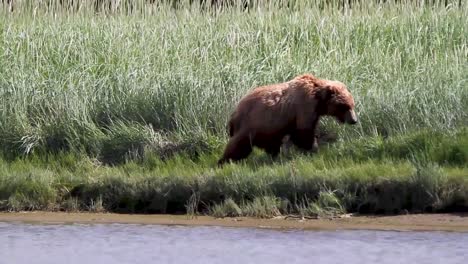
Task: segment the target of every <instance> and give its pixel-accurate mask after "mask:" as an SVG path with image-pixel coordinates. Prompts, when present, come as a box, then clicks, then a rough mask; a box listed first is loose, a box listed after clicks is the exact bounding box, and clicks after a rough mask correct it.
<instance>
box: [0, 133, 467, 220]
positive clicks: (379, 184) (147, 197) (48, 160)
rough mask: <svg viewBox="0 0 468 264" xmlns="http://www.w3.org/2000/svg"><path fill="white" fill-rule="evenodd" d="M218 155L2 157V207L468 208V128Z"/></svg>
mask: <svg viewBox="0 0 468 264" xmlns="http://www.w3.org/2000/svg"><path fill="white" fill-rule="evenodd" d="M356 146H358V147H356ZM218 154H219V151H215V152H214V153H212V154H202V155H201V156H200V157H199V158H198V159H196V160H191V159H190V158H187V157H183V156H180V157H174V158H171V159H169V160H166V161H164V162H162V161H161V160H160V159H158V158H157V157H151V156H147V157H146V158H145V159H143V160H141V161H138V162H137V161H133V162H128V163H126V164H122V165H119V166H114V167H110V166H105V165H102V164H99V163H98V162H97V161H96V160H92V159H89V158H87V157H86V156H76V155H73V154H63V155H57V156H55V155H54V156H34V157H29V158H27V159H18V160H15V161H9V162H6V161H2V162H1V163H0V208H1V209H3V210H71V211H74V210H90V211H101V210H105V211H112V212H127V213H135V212H137V213H181V212H189V213H208V214H212V215H215V216H229V215H230V216H236V215H247V216H258V217H269V216H275V215H279V214H283V215H284V214H302V215H317V214H318V215H328V214H338V213H343V212H361V213H399V212H402V211H405V210H407V211H409V212H446V211H449V212H450V211H464V210H466V209H467V208H468V167H467V166H466V164H468V131H467V130H461V131H457V132H456V133H454V134H452V135H444V134H441V133H417V134H413V135H411V136H404V137H397V138H389V139H386V140H384V139H383V138H372V139H363V140H361V141H353V142H346V143H339V144H335V145H334V146H329V147H327V146H324V147H323V149H322V152H321V153H320V154H318V155H313V156H304V155H299V154H297V153H290V154H283V155H282V156H281V157H280V158H279V160H270V159H269V158H268V156H266V155H265V154H263V153H256V155H254V156H253V157H252V159H250V160H248V161H246V162H244V163H241V164H236V165H229V166H226V167H224V168H222V169H218V168H215V167H214V166H213V165H214V164H215V162H216V158H217V155H218Z"/></svg>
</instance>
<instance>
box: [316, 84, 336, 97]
mask: <svg viewBox="0 0 468 264" xmlns="http://www.w3.org/2000/svg"><path fill="white" fill-rule="evenodd" d="M317 95H318V96H317V97H318V99H320V100H321V101H328V100H330V99H331V97H332V95H333V89H330V87H328V86H325V87H323V88H322V89H320V91H319V92H318V94H317Z"/></svg>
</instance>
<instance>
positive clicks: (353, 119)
mask: <svg viewBox="0 0 468 264" xmlns="http://www.w3.org/2000/svg"><path fill="white" fill-rule="evenodd" d="M357 122H358V119H357V116H356V112H354V110H350V111H348V112H346V116H345V123H347V124H350V125H354V124H356V123H357Z"/></svg>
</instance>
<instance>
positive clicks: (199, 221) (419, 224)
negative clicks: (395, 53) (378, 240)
mask: <svg viewBox="0 0 468 264" xmlns="http://www.w3.org/2000/svg"><path fill="white" fill-rule="evenodd" d="M0 222H29V223H51V224H58V223H62V224H63V223H87V224H90V223H96V224H105V223H108V224H111V223H119V224H145V225H151V224H156V225H187V226H223V227H257V228H271V229H307V230H394V231H456V232H468V214H414V215H397V216H351V217H343V218H336V219H300V218H274V219H258V218H249V217H236V218H214V217H210V216H193V217H192V216H188V215H130V214H113V213H64V212H19V213H0Z"/></svg>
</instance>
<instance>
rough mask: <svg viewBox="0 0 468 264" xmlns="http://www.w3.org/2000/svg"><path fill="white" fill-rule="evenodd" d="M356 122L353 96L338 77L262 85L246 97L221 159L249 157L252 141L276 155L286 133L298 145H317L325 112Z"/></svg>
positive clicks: (234, 118)
mask: <svg viewBox="0 0 468 264" xmlns="http://www.w3.org/2000/svg"><path fill="white" fill-rule="evenodd" d="M325 115H328V116H334V117H335V118H336V119H337V120H338V121H339V122H341V123H346V124H356V123H357V117H356V113H355V112H354V99H353V96H352V95H351V93H350V92H349V91H348V89H347V87H346V86H345V85H344V84H343V83H341V82H339V81H331V80H324V79H319V78H316V77H315V76H313V75H310V74H304V75H300V76H297V77H296V78H294V79H292V80H290V81H287V82H284V83H279V84H272V85H267V86H260V87H257V88H255V89H253V90H252V91H250V92H249V93H248V94H247V95H246V96H245V97H244V98H242V99H241V100H240V102H239V104H238V106H237V108H236V110H235V111H234V112H233V113H232V115H231V118H230V120H229V123H228V131H229V136H230V139H229V142H228V144H227V146H226V149H225V150H224V154H223V156H222V157H221V159H219V161H218V164H219V165H222V164H223V163H225V162H227V161H230V160H232V161H238V160H241V159H244V158H246V157H247V156H248V155H249V154H250V153H251V152H252V147H253V146H255V147H258V148H261V149H264V150H265V151H266V152H267V153H268V154H270V155H271V156H273V157H275V156H277V155H278V153H279V152H280V148H281V144H282V143H283V139H284V138H285V136H287V135H288V136H289V140H290V141H291V142H292V143H293V144H294V145H296V146H297V147H298V148H299V149H303V150H312V149H313V148H314V146H315V147H316V146H317V141H316V137H315V130H316V128H317V124H318V122H319V118H320V117H321V116H325Z"/></svg>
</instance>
